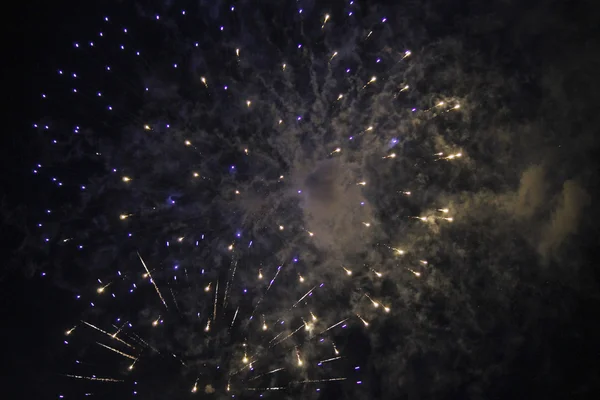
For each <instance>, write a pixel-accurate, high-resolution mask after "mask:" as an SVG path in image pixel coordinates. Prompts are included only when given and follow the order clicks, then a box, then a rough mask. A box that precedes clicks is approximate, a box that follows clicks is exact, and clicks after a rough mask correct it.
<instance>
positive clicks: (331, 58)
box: [329, 51, 338, 61]
mask: <svg viewBox="0 0 600 400" xmlns="http://www.w3.org/2000/svg"><path fill="white" fill-rule="evenodd" d="M337 55H338V52H337V51H336V52H334V53H333V55H332V56H331V57H330V58H329V61H331V60H333V57H335V56H337Z"/></svg>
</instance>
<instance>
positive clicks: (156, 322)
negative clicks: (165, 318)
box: [152, 315, 160, 326]
mask: <svg viewBox="0 0 600 400" xmlns="http://www.w3.org/2000/svg"><path fill="white" fill-rule="evenodd" d="M159 322H160V315H159V316H158V318H156V319H155V320H154V321H152V326H157V325H158V323H159Z"/></svg>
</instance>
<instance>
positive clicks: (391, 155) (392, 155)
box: [381, 153, 396, 158]
mask: <svg viewBox="0 0 600 400" xmlns="http://www.w3.org/2000/svg"><path fill="white" fill-rule="evenodd" d="M381 158H396V153H392V154H390V155H389V156H385V157H381Z"/></svg>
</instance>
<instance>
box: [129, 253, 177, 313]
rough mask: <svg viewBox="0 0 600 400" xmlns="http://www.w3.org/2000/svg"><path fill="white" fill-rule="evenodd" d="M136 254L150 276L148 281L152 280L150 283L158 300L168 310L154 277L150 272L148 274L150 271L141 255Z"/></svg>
mask: <svg viewBox="0 0 600 400" xmlns="http://www.w3.org/2000/svg"><path fill="white" fill-rule="evenodd" d="M137 255H138V257H139V258H140V261H141V262H142V265H143V266H144V269H145V270H146V273H147V274H148V277H149V278H150V282H152V285H154V289H155V290H156V293H158V297H160V301H162V303H163V305H164V306H165V308H166V309H167V310H168V309H169V307H167V303H166V302H165V299H164V298H163V296H162V294H161V293H160V290H158V286H156V282H154V279H152V274H150V271H149V270H148V267H147V266H146V263H145V262H144V259H143V258H142V256H141V255H140V253H139V252H138V253H137Z"/></svg>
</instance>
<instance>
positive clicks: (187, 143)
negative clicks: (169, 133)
mask: <svg viewBox="0 0 600 400" xmlns="http://www.w3.org/2000/svg"><path fill="white" fill-rule="evenodd" d="M183 144H185V145H186V146H191V145H192V142H190V141H189V140H186V141H185V142H183Z"/></svg>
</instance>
